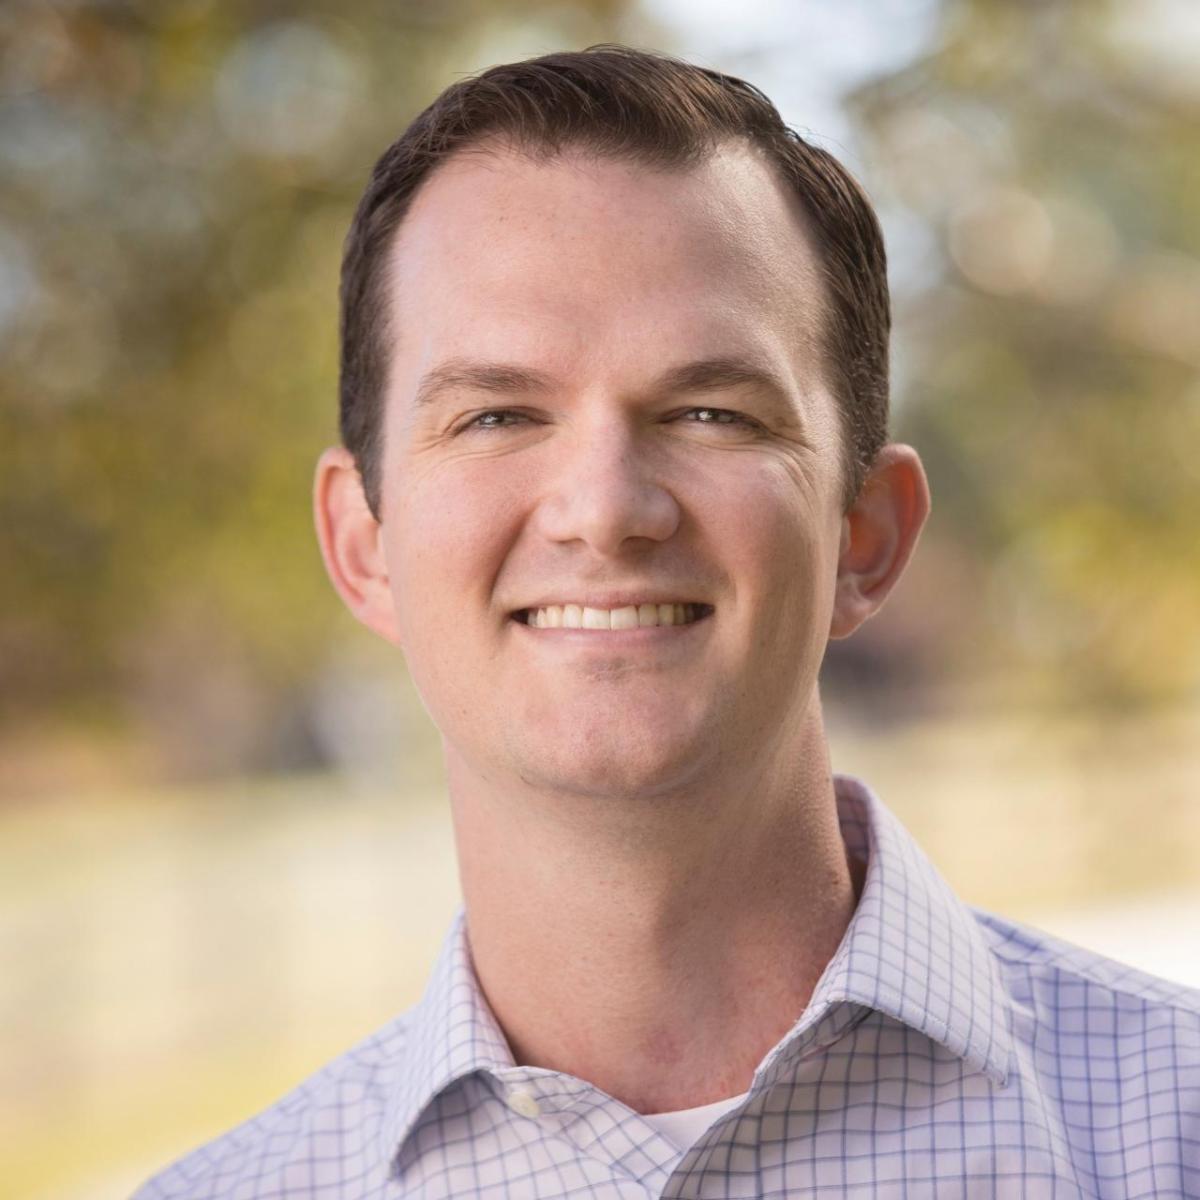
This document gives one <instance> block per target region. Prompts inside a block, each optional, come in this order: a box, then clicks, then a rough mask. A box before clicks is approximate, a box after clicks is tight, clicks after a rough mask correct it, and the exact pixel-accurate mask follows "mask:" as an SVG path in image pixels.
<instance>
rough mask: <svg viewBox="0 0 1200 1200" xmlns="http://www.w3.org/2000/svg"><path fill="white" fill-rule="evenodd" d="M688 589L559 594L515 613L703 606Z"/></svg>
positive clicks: (536, 601)
mask: <svg viewBox="0 0 1200 1200" xmlns="http://www.w3.org/2000/svg"><path fill="white" fill-rule="evenodd" d="M703 603H704V601H702V600H697V599H696V598H695V596H694V594H692V593H689V592H688V591H687V590H686V589H682V588H681V589H680V590H678V591H670V592H668V591H664V590H663V589H662V588H646V589H645V590H642V591H633V590H624V591H617V592H587V591H584V592H575V593H571V592H558V593H556V594H555V595H554V596H553V597H551V598H548V599H545V600H534V601H532V602H530V603H529V604H523V605H521V607H520V608H516V609H513V611H514V612H527V611H528V610H529V609H531V608H551V607H554V606H558V607H561V606H562V605H564V604H578V605H579V606H580V607H581V608H630V607H636V606H637V605H639V604H703Z"/></svg>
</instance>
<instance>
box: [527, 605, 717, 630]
mask: <svg viewBox="0 0 1200 1200" xmlns="http://www.w3.org/2000/svg"><path fill="white" fill-rule="evenodd" d="M698 608H699V605H696V604H629V605H626V606H625V607H624V608H588V607H586V606H585V605H580V604H551V605H548V606H547V607H545V608H531V609H529V610H528V624H530V625H532V626H533V627H534V628H535V629H636V628H637V627H638V626H639V625H687V624H688V623H689V622H691V621H694V620H695V619H696V616H697V609H698Z"/></svg>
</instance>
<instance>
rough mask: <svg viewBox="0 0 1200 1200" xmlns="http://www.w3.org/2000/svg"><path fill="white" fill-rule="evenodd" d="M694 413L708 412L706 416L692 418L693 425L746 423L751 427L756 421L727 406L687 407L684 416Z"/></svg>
mask: <svg viewBox="0 0 1200 1200" xmlns="http://www.w3.org/2000/svg"><path fill="white" fill-rule="evenodd" d="M694 413H708V414H710V415H709V416H707V417H704V418H701V417H696V418H695V419H694V420H693V422H692V423H693V424H695V425H747V426H751V427H755V426H757V424H758V422H757V421H754V420H752V419H751V418H750V417H747V416H743V415H742V414H741V413H739V412H733V411H732V410H730V409H728V408H708V407H705V408H689V409H688V410H687V413H686V414H685V416H688V417H691V416H692V415H693V414H694Z"/></svg>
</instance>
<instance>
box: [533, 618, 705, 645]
mask: <svg viewBox="0 0 1200 1200" xmlns="http://www.w3.org/2000/svg"><path fill="white" fill-rule="evenodd" d="M712 618H713V614H712V613H711V612H710V613H707V614H705V615H704V616H703V617H700V618H698V619H697V620H695V621H689V622H688V623H687V624H686V625H638V626H636V627H635V628H632V629H566V628H564V627H562V626H559V627H558V628H548V627H546V628H543V627H541V626H537V627H535V626H533V625H526V624H525V622H524V621H518V620H517V619H516V617H511V618H509V619H510V621H511V623H512V624H513V625H515V626H516V627H517V628H518V629H519V630H520V631H521V632H522V633H525V634H528V635H529V636H530V637H534V638H537V639H538V641H539V642H543V643H545V644H548V645H560V646H572V647H575V646H579V647H587V648H588V649H595V650H635V649H638V648H646V649H649V648H650V647H652V646H658V645H669V644H673V643H679V642H680V641H681V640H682V639H684V638H686V637H687V636H688V635H689V634H691V633H693V632H694V631H695V630H697V629H702V628H704V627H705V626H707V625H709V624H711V622H712Z"/></svg>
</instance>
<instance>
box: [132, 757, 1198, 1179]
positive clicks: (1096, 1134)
mask: <svg viewBox="0 0 1200 1200" xmlns="http://www.w3.org/2000/svg"><path fill="white" fill-rule="evenodd" d="M834 783H835V789H836V793H837V801H838V811H839V816H840V818H841V827H842V836H843V839H844V840H845V842H846V845H847V849H848V850H849V852H850V853H851V854H853V855H855V856H856V857H858V858H861V859H864V860H865V861H866V863H867V871H866V879H865V883H864V885H863V891H862V895H861V896H860V898H859V903H858V906H857V908H856V910H855V913H854V916H853V918H852V919H851V921H850V924H849V926H848V928H847V930H846V933H845V936H844V937H843V939H842V942H841V944H840V946H839V947H838V950H837V952H836V953H835V954H834V956H833V958H832V959H831V960H830V962H829V964H828V966H827V967H826V969H825V972H824V973H823V975H822V976H821V979H820V981H819V982H818V984H817V987H816V989H815V990H814V992H813V995H812V997H811V999H810V1001H809V1004H808V1006H807V1007H806V1009H805V1010H804V1012H803V1013H800V1014H798V1016H797V1020H796V1023H795V1025H794V1026H793V1027H792V1029H791V1030H790V1032H788V1033H787V1034H786V1035H785V1036H784V1037H783V1038H782V1039H781V1040H780V1041H779V1042H778V1043H777V1044H776V1045H775V1046H774V1047H773V1048H772V1049H771V1051H770V1052H769V1053H768V1054H767V1055H766V1057H765V1058H763V1060H762V1062H761V1063H759V1065H758V1068H757V1070H756V1071H755V1073H754V1078H753V1081H752V1083H751V1085H750V1088H749V1090H748V1092H747V1093H746V1095H745V1097H744V1098H743V1099H741V1100H740V1102H739V1103H738V1104H736V1105H735V1106H734V1107H733V1108H731V1109H729V1110H728V1111H726V1112H724V1113H723V1114H721V1115H719V1116H718V1117H717V1119H715V1120H714V1121H713V1123H712V1124H711V1125H710V1126H709V1127H708V1128H707V1130H706V1131H704V1132H703V1133H702V1134H701V1135H700V1136H699V1137H698V1139H697V1140H696V1141H695V1142H694V1143H693V1144H692V1145H691V1146H690V1147H688V1148H687V1149H686V1150H684V1151H682V1152H681V1151H680V1149H679V1148H678V1147H677V1146H676V1145H675V1144H673V1143H672V1142H671V1141H670V1140H668V1139H667V1138H666V1137H665V1136H663V1135H662V1134H661V1133H660V1132H658V1131H657V1130H656V1129H655V1127H654V1125H653V1124H652V1123H651V1122H650V1121H648V1120H646V1118H644V1117H643V1116H641V1115H640V1114H638V1113H636V1112H633V1111H632V1110H631V1109H629V1108H628V1107H626V1106H625V1105H624V1104H622V1103H620V1102H619V1101H617V1100H614V1099H613V1098H612V1097H611V1096H609V1095H607V1094H606V1093H604V1092H602V1091H600V1090H599V1089H598V1088H596V1087H594V1086H593V1085H592V1084H590V1083H588V1082H587V1081H586V1080H583V1079H577V1078H575V1077H574V1076H571V1075H566V1074H562V1073H561V1072H558V1071H552V1070H548V1069H545V1068H540V1067H523V1066H517V1065H516V1064H515V1063H514V1062H513V1057H512V1054H511V1052H510V1051H509V1048H508V1045H507V1043H506V1041H505V1038H504V1035H503V1033H502V1032H501V1030H500V1028H499V1026H498V1024H497V1023H496V1019H495V1017H494V1016H493V1014H492V1013H491V1011H490V1009H489V1008H488V1006H487V1003H486V1001H485V1000H484V998H483V996H482V994H481V992H480V989H479V986H478V983H477V981H476V979H475V975H474V971H473V968H472V966H471V959H470V953H469V947H468V942H467V936H466V925H465V918H464V914H463V912H462V911H461V910H460V911H459V913H458V915H457V917H456V918H455V921H454V923H453V925H452V926H451V929H450V931H449V934H448V936H447V938H446V941H445V944H444V946H443V950H442V954H441V956H440V958H439V959H438V962H437V965H436V966H435V968H434V971H433V976H432V978H431V980H430V982H429V985H428V987H427V989H426V991H425V994H424V997H423V998H422V999H421V1001H420V1003H419V1004H417V1005H416V1007H415V1008H413V1009H412V1010H410V1011H409V1012H407V1013H405V1014H403V1015H401V1016H399V1017H397V1018H396V1019H395V1020H393V1021H392V1022H391V1023H389V1024H388V1025H386V1026H384V1027H383V1028H382V1029H381V1030H379V1031H378V1032H377V1033H375V1034H374V1035H372V1036H371V1037H369V1038H367V1039H366V1040H365V1041H363V1042H361V1043H360V1044H359V1045H357V1046H356V1047H354V1048H353V1049H351V1050H350V1051H348V1052H347V1053H346V1054H344V1055H342V1056H341V1057H340V1058H338V1059H336V1060H334V1061H333V1062H332V1063H330V1064H329V1065H328V1066H326V1067H325V1068H324V1069H322V1070H321V1071H319V1072H318V1073H317V1074H315V1075H313V1076H312V1077H311V1078H309V1079H308V1080H307V1081H306V1082H304V1083H302V1084H301V1085H300V1086H299V1087H297V1088H296V1089H295V1090H294V1091H292V1092H290V1093H289V1094H288V1095H286V1096H284V1097H283V1098H282V1099H281V1100H280V1101H279V1102H278V1103H276V1104H275V1105H273V1106H272V1107H270V1108H268V1109H266V1110H265V1111H264V1112H262V1113H260V1114H259V1115H257V1116H255V1117H252V1118H251V1119H250V1120H248V1121H246V1122H245V1123H243V1124H242V1125H239V1126H238V1127H237V1128H235V1129H233V1130H232V1131H230V1132H229V1133H227V1134H225V1135H224V1136H222V1137H219V1138H217V1139H216V1140H215V1141H213V1142H210V1143H209V1144H208V1145H205V1146H202V1147H200V1148H199V1149H197V1150H194V1151H193V1152H191V1153H190V1154H188V1155H186V1156H185V1157H184V1158H182V1159H181V1160H180V1161H178V1162H177V1163H175V1164H174V1165H173V1166H171V1167H169V1168H168V1169H166V1170H164V1171H163V1172H161V1173H160V1174H158V1175H156V1176H155V1177H154V1178H153V1179H151V1180H150V1181H149V1182H148V1183H147V1184H145V1185H144V1186H143V1187H142V1188H141V1189H140V1190H139V1191H138V1192H137V1194H136V1197H135V1200H166V1198H168V1197H171V1198H179V1200H182V1198H183V1197H187V1198H189V1200H201V1198H202V1197H213V1198H216V1197H220V1198H221V1200H270V1198H275V1197H279V1198H282V1197H289V1198H292V1197H294V1198H296V1200H299V1198H300V1197H312V1198H318V1197H319V1198H321V1200H386V1198H392V1200H399V1198H400V1197H412V1198H414V1200H415V1198H417V1197H420V1198H421V1200H441V1198H443V1197H456V1198H463V1200H465V1198H467V1197H471V1198H475V1197H483V1198H487V1200H493V1198H494V1200H502V1198H503V1200H511V1198H517V1200H524V1198H545V1200H549V1198H550V1197H564V1198H565V1197H571V1198H578V1200H584V1198H585V1197H586V1198H588V1200H618V1198H622V1200H624V1198H627V1200H635V1198H636V1200H644V1198H646V1197H660V1196H661V1197H697V1198H699V1197H722V1198H727V1197H744V1198H746V1200H749V1198H751V1197H755V1198H760V1197H785V1196H786V1197H809V1196H812V1197H816V1196H819V1197H820V1198H821V1200H841V1198H854V1200H883V1198H888V1200H891V1198H895V1200H900V1198H902V1197H907V1198H913V1197H936V1200H957V1198H968V1197H969V1198H971V1200H976V1198H979V1200H982V1198H984V1197H989V1198H991V1197H994V1198H997V1200H1000V1198H1003V1200H1008V1198H1012V1200H1018V1198H1020V1200H1041V1198H1042V1197H1045V1198H1046V1200H1051V1198H1054V1200H1068V1198H1070V1200H1075V1198H1076V1197H1096V1198H1105V1200H1109V1198H1111V1200H1137V1198H1138V1197H1147V1198H1149V1197H1155V1198H1156V1200H1166V1198H1169V1197H1175V1198H1179V1200H1183V1198H1185V1197H1188V1198H1193V1200H1194V1198H1200V992H1197V991H1195V990H1192V989H1189V988H1185V987H1182V986H1179V985H1176V984H1172V983H1168V982H1166V981H1164V980H1161V979H1157V978H1154V977H1153V976H1150V975H1146V974H1144V973H1143V972H1139V971H1136V970H1133V969H1132V968H1129V967H1125V966H1122V965H1121V964H1119V963H1116V962H1113V961H1111V960H1109V959H1105V958H1102V957H1101V956H1099V955H1096V954H1092V953H1090V952H1088V951H1086V950H1082V949H1079V948H1078V947H1075V946H1071V945H1068V944H1066V943H1064V942H1061V941H1059V940H1057V939H1055V938H1052V937H1049V936H1047V935H1045V934H1043V933H1040V932H1038V931H1036V930H1033V929H1030V928H1026V927H1024V926H1021V925H1018V924H1015V923H1013V922H1011V921H1006V920H1002V919H1000V918H998V917H995V916H991V915H989V914H986V913H983V912H980V911H977V910H975V909H971V908H968V907H967V906H965V905H964V904H963V903H962V902H961V901H959V900H958V899H957V898H956V897H955V895H954V894H953V892H952V891H951V890H950V888H949V886H948V885H947V884H946V882H945V881H944V880H943V879H942V877H941V876H940V875H939V874H938V872H937V871H936V869H935V868H934V867H933V866H932V865H931V864H930V862H929V861H928V859H927V858H926V857H925V856H924V855H923V854H922V852H921V851H920V849H919V848H918V847H917V846H916V844H915V843H914V842H913V840H912V838H911V837H910V835H909V834H908V833H907V831H906V830H905V829H904V828H903V826H902V825H901V824H900V823H899V822H898V821H897V820H896V818H895V817H894V816H892V815H891V813H889V812H888V811H887V809H886V808H885V807H884V806H883V804H882V803H881V802H880V800H879V799H878V798H877V797H876V796H875V795H874V794H873V793H872V792H871V791H870V790H869V789H868V788H867V787H866V786H865V785H864V784H863V783H861V782H860V781H858V780H856V779H853V778H850V777H848V776H835V777H834ZM802 919H803V914H802V913H798V914H797V920H798V921H800V920H802ZM1197 936H1200V931H1198V933H1197Z"/></svg>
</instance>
